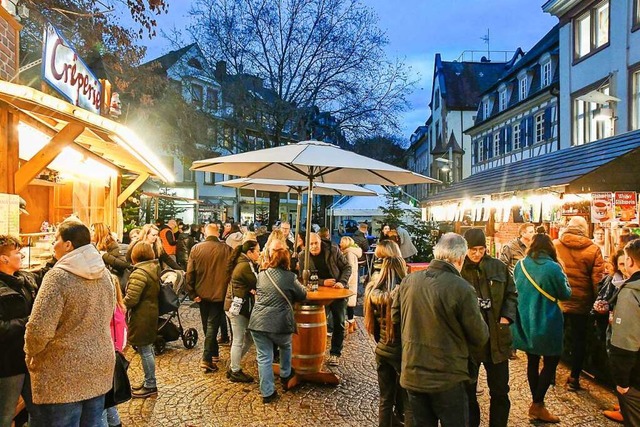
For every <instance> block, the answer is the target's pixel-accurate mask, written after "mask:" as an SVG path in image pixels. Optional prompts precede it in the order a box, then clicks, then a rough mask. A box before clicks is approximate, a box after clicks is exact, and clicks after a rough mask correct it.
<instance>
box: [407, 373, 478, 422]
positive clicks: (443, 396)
mask: <svg viewBox="0 0 640 427" xmlns="http://www.w3.org/2000/svg"><path fill="white" fill-rule="evenodd" d="M407 394H408V396H409V406H410V407H411V412H412V413H413V425H414V426H420V427H438V420H440V426H441V427H466V426H468V425H469V404H468V403H467V393H466V391H465V387H464V384H463V383H461V382H460V383H456V384H454V385H453V386H452V387H451V388H450V389H447V390H445V391H440V392H436V393H418V392H415V391H411V390H407Z"/></svg>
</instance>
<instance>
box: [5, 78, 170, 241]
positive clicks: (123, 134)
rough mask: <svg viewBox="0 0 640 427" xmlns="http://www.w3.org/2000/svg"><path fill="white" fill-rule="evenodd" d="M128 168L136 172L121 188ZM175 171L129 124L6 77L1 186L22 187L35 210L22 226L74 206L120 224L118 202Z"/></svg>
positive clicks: (27, 229)
mask: <svg viewBox="0 0 640 427" xmlns="http://www.w3.org/2000/svg"><path fill="white" fill-rule="evenodd" d="M123 176H127V177H131V178H134V179H133V182H132V183H131V184H130V185H129V186H128V187H127V188H125V189H121V186H122V178H123ZM150 177H152V178H158V179H160V180H162V181H165V182H172V181H173V177H172V174H171V173H170V172H169V171H168V170H167V168H165V167H164V166H163V165H162V163H161V162H160V160H159V159H158V157H157V156H156V155H155V154H154V152H153V151H152V150H150V149H149V148H147V147H146V146H145V144H144V143H143V142H142V141H141V140H140V139H139V138H138V137H137V136H136V135H135V134H134V133H133V132H132V131H131V130H129V129H128V128H127V127H126V126H124V125H121V124H119V123H117V122H115V121H113V120H110V119H108V118H106V117H103V116H100V115H98V114H95V113H92V112H90V111H87V110H86V109H83V108H81V107H78V106H75V105H73V104H71V103H69V102H66V101H64V100H62V99H59V98H57V97H54V96H51V95H47V94H45V93H42V92H40V91H38V90H35V89H33V88H31V87H28V86H23V85H19V84H14V83H10V82H7V81H3V80H0V194H3V193H4V194H17V195H19V196H20V197H22V198H23V199H24V201H26V206H27V208H28V211H29V215H28V216H26V215H22V216H21V217H20V232H21V233H33V232H39V231H41V228H42V224H43V222H45V221H46V222H48V223H49V224H55V223H58V222H60V221H62V220H63V219H64V218H65V217H67V216H69V215H71V214H75V215H77V216H78V217H79V218H80V219H81V220H82V221H83V222H84V223H86V224H90V223H94V222H104V223H106V224H107V225H109V226H110V227H111V229H112V230H113V231H116V229H117V228H118V227H119V226H121V221H119V220H118V217H119V215H118V208H119V207H120V206H121V205H122V204H123V203H124V201H125V200H126V199H127V198H128V197H129V196H130V195H131V194H133V192H134V191H135V190H136V189H138V188H139V187H140V186H141V185H142V184H143V183H144V182H145V181H146V180H147V178H150Z"/></svg>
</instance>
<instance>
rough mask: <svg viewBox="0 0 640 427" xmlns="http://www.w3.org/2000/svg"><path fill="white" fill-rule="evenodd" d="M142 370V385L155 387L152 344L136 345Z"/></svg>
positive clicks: (154, 360)
mask: <svg viewBox="0 0 640 427" xmlns="http://www.w3.org/2000/svg"><path fill="white" fill-rule="evenodd" d="M138 353H139V354H140V360H141V362H142V370H143V371H144V386H145V387H146V388H154V387H156V386H157V385H156V355H155V353H154V352H153V344H149V345H143V346H140V347H138Z"/></svg>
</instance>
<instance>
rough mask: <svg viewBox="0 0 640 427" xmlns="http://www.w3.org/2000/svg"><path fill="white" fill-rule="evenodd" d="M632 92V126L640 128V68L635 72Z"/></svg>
mask: <svg viewBox="0 0 640 427" xmlns="http://www.w3.org/2000/svg"><path fill="white" fill-rule="evenodd" d="M632 80H633V81H632V83H631V84H632V91H633V92H632V93H631V99H632V101H631V103H632V106H631V108H632V110H633V116H632V120H631V121H632V123H631V126H632V127H633V129H634V130H635V129H640V70H638V71H636V72H635V73H633V79H632Z"/></svg>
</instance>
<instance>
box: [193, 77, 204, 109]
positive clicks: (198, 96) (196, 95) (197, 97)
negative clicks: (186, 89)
mask: <svg viewBox="0 0 640 427" xmlns="http://www.w3.org/2000/svg"><path fill="white" fill-rule="evenodd" d="M202 91H203V89H202V86H200V85H198V84H195V83H192V84H191V103H192V104H193V105H195V106H196V107H202Z"/></svg>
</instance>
